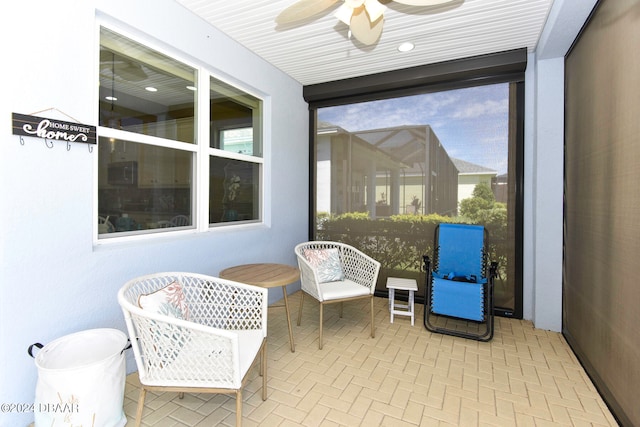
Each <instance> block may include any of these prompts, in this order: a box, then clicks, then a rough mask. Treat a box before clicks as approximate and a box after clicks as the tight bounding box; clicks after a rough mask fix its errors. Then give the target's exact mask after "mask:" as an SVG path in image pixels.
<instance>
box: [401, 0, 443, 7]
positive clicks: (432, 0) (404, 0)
mask: <svg viewBox="0 0 640 427" xmlns="http://www.w3.org/2000/svg"><path fill="white" fill-rule="evenodd" d="M393 1H394V2H396V3H400V4H406V5H409V6H436V5H439V4H443V3H449V2H451V1H453V0H393Z"/></svg>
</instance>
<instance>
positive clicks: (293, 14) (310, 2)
mask: <svg viewBox="0 0 640 427" xmlns="http://www.w3.org/2000/svg"><path fill="white" fill-rule="evenodd" d="M338 1H339V0H299V1H297V2H296V3H294V4H292V5H291V6H289V7H288V8H286V9H285V10H283V11H282V12H280V14H279V15H278V16H276V24H278V25H285V24H291V23H292V22H297V21H301V20H303V19H307V18H310V17H312V16H313V15H315V14H317V13H320V12H324V11H325V10H327V9H329V8H330V7H331V6H333V5H334V4H336V3H337V2H338Z"/></svg>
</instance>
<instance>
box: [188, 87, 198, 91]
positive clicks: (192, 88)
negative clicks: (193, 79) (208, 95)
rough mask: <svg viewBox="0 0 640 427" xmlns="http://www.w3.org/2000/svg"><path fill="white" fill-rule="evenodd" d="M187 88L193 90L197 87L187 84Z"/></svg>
mask: <svg viewBox="0 0 640 427" xmlns="http://www.w3.org/2000/svg"><path fill="white" fill-rule="evenodd" d="M187 89H189V90H193V91H196V90H198V88H197V87H195V86H187Z"/></svg>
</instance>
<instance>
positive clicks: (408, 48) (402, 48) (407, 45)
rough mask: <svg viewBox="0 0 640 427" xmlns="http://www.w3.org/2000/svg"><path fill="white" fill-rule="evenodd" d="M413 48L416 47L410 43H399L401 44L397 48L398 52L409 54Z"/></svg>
mask: <svg viewBox="0 0 640 427" xmlns="http://www.w3.org/2000/svg"><path fill="white" fill-rule="evenodd" d="M415 47H416V46H415V45H414V44H413V43H411V42H404V43H401V44H400V45H399V46H398V52H410V51H412V50H413V49H414V48H415Z"/></svg>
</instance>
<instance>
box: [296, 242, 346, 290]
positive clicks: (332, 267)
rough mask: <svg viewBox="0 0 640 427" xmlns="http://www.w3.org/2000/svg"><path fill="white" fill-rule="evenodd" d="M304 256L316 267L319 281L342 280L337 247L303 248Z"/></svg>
mask: <svg viewBox="0 0 640 427" xmlns="http://www.w3.org/2000/svg"><path fill="white" fill-rule="evenodd" d="M304 257H305V258H306V259H307V261H309V264H311V266H312V267H314V268H315V269H316V272H317V273H318V280H319V281H320V283H327V282H337V281H340V280H344V270H343V269H342V263H341V262H340V252H339V251H338V249H336V248H329V249H305V250H304Z"/></svg>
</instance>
